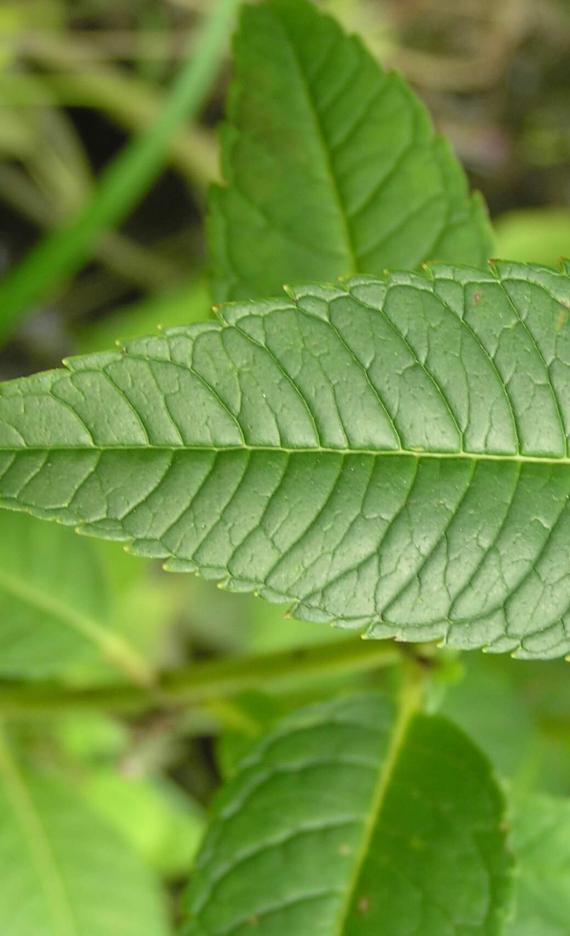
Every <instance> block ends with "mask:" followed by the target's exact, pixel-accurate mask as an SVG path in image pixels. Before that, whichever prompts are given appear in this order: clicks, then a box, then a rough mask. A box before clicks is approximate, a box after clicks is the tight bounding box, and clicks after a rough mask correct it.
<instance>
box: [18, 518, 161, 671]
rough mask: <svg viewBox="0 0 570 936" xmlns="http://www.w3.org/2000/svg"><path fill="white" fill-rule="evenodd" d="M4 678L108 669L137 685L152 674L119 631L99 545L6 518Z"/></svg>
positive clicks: (31, 522)
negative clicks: (84, 668)
mask: <svg viewBox="0 0 570 936" xmlns="http://www.w3.org/2000/svg"><path fill="white" fill-rule="evenodd" d="M0 615H1V618H2V627H1V628H0V675H2V676H10V677H15V676H26V677H28V678H30V677H33V678H45V677H47V676H55V675H61V674H62V673H66V672H73V671H76V670H77V668H78V667H79V666H85V665H89V664H94V663H101V662H102V661H105V662H106V663H107V665H108V664H111V665H112V666H113V668H115V669H117V668H118V669H119V670H120V671H121V672H123V673H126V674H127V675H128V676H130V677H132V678H135V679H136V680H141V679H142V680H143V681H144V680H145V679H146V677H147V667H146V663H145V661H144V659H142V658H140V657H139V655H138V653H137V651H136V650H135V648H134V647H131V646H130V645H129V644H128V642H127V641H126V640H124V638H123V637H122V636H121V635H120V634H119V633H117V632H116V631H115V630H114V628H113V619H112V615H111V609H110V596H109V594H108V588H107V582H106V579H105V576H104V574H103V570H102V567H101V563H100V562H99V561H98V557H97V554H96V552H95V550H94V548H93V544H91V543H89V542H88V541H86V540H84V539H82V540H78V538H77V537H76V536H74V535H73V533H72V532H71V531H70V530H65V529H63V528H61V527H56V526H47V525H46V524H45V523H38V521H37V520H33V519H31V518H30V517H25V516H18V515H17V514H12V513H7V512H5V511H4V512H2V513H0Z"/></svg>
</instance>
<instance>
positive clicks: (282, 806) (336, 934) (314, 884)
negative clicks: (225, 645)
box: [183, 694, 510, 936]
mask: <svg viewBox="0 0 570 936" xmlns="http://www.w3.org/2000/svg"><path fill="white" fill-rule="evenodd" d="M509 878H510V857H509V852H508V848H507V846H506V843H505V831H504V804H503V799H502V796H501V793H500V791H499V789H498V786H497V784H496V781H495V779H494V777H493V775H492V772H491V769H490V766H489V764H488V762H487V761H486V760H485V758H484V757H483V755H482V754H480V753H479V751H478V750H477V748H475V747H474V746H473V744H472V743H471V742H470V741H469V740H468V739H467V737H466V736H465V735H463V734H462V732H461V731H459V729H457V728H455V727H454V726H453V725H452V724H450V723H449V722H447V721H446V720H444V719H442V718H439V717H427V716H424V715H420V714H416V715H413V714H412V713H411V711H410V710H408V709H407V707H406V706H403V707H402V710H401V711H400V713H399V714H398V715H396V714H395V712H394V708H393V705H392V703H391V702H389V701H388V700H386V699H384V698H383V697H382V696H380V695H376V694H370V695H365V696H352V697H350V698H346V699H335V700H333V701H330V702H327V703H323V704H321V705H318V706H314V707H311V708H308V709H304V710H301V711H300V712H298V713H296V714H295V715H294V716H292V717H291V718H289V719H287V720H285V721H284V722H282V723H281V724H280V725H279V726H278V727H277V729H275V730H274V731H273V732H272V733H271V734H269V735H268V736H266V737H265V738H264V739H263V740H262V741H261V742H260V743H259V744H258V745H257V746H256V747H255V749H254V750H253V751H252V753H251V754H250V755H249V756H248V757H246V758H245V760H244V761H243V762H242V764H241V767H240V770H239V772H238V774H237V775H236V776H235V777H234V778H233V779H232V780H231V781H230V782H229V783H228V784H227V786H226V787H225V788H224V789H223V790H222V792H221V795H220V796H218V799H217V803H216V807H215V810H214V818H213V821H212V824H211V827H210V830H209V833H208V835H207V837H206V840H205V842H204V845H203V848H202V850H201V852H200V854H199V856H198V862H197V867H196V871H195V876H194V878H193V880H192V883H191V886H190V892H189V894H188V897H187V900H186V915H187V925H186V928H185V929H184V931H183V932H184V936H221V934H224V936H238V934H239V936H241V934H244V936H245V934H246V933H249V932H250V931H251V932H255V933H256V936H257V934H258V936H282V934H283V936H291V934H295V936H316V934H319V936H408V934H411V933H418V934H419V933H421V936H475V934H485V936H491V934H499V933H501V932H502V929H503V922H504V918H505V915H506V913H507V911H508V904H509V899H508V898H509V893H510V880H509Z"/></svg>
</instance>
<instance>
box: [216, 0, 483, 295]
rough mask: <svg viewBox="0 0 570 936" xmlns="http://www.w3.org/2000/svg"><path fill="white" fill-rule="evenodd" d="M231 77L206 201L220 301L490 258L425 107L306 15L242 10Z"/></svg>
mask: <svg viewBox="0 0 570 936" xmlns="http://www.w3.org/2000/svg"><path fill="white" fill-rule="evenodd" d="M235 72H236V74H235V79H234V82H233V84H232V86H231V89H230V96H229V105H228V122H227V125H226V126H225V128H224V132H223V136H222V158H223V174H224V179H225V182H226V185H225V187H223V188H216V189H214V190H213V193H212V197H211V202H210V218H209V241H210V252H211V256H212V261H213V290H214V295H215V298H216V300H219V301H224V300H226V299H251V298H254V297H262V296H266V295H272V294H275V293H276V292H278V291H279V290H280V289H281V287H282V285H283V284H284V283H306V282H311V281H317V282H318V281H326V280H331V281H334V280H335V279H336V278H337V277H338V276H343V275H348V274H354V273H373V274H376V275H380V274H382V272H383V271H384V270H385V269H387V268H392V267H396V268H402V269H413V268H415V267H418V266H419V265H420V264H421V263H422V262H423V261H426V260H442V261H446V262H449V263H472V264H475V265H478V264H481V263H483V262H484V261H485V260H486V259H487V258H488V257H489V256H490V252H492V239H491V234H490V228H489V224H488V221H487V218H486V214H485V209H484V206H483V204H482V201H481V200H480V198H479V197H478V196H476V197H475V198H472V197H470V196H469V194H468V191H467V184H466V180H465V176H464V174H463V171H462V169H461V167H460V166H459V164H458V162H457V161H456V159H455V157H454V156H453V154H452V153H451V151H450V148H449V146H448V144H447V143H446V142H445V141H444V140H443V139H441V138H440V137H438V136H436V135H435V133H434V131H433V127H432V125H431V122H430V120H429V117H428V115H427V113H426V111H425V108H424V107H423V105H422V104H421V103H420V102H419V101H418V100H417V98H416V97H415V95H414V94H413V93H412V92H411V91H410V89H409V88H408V87H407V85H406V84H405V82H404V81H403V80H402V79H401V78H400V77H399V76H398V75H396V74H392V73H390V74H388V73H386V72H384V71H382V70H381V69H380V68H379V66H378V64H377V63H376V62H375V61H374V59H373V58H372V56H371V55H370V54H369V53H368V52H367V51H366V50H365V48H364V46H363V45H362V43H361V42H360V41H359V40H358V39H356V38H353V37H351V38H349V37H348V36H346V35H344V34H343V32H342V30H341V29H340V28H339V26H338V25H337V24H336V23H335V22H334V20H332V19H330V18H329V17H326V16H322V15H321V14H319V12H318V11H317V10H316V9H315V6H314V5H313V4H312V3H307V2H306V0H270V2H267V3H264V4H262V5H261V6H257V7H250V6H246V7H244V10H243V15H242V22H241V28H240V30H239V32H238V35H237V39H236V43H235Z"/></svg>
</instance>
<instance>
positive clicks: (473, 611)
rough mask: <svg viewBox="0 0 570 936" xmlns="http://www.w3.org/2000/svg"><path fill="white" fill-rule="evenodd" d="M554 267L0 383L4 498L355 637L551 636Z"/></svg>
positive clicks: (283, 309) (560, 636) (561, 564)
mask: <svg viewBox="0 0 570 936" xmlns="http://www.w3.org/2000/svg"><path fill="white" fill-rule="evenodd" d="M569 308H570V277H569V276H568V273H562V272H558V273H557V272H555V271H553V270H548V269H546V268H542V267H533V266H529V267H525V266H519V265H511V264H501V265H498V266H495V267H493V268H492V269H490V270H488V271H479V272H478V271H475V270H469V269H462V268H452V267H446V266H439V267H436V268H434V269H433V271H432V273H431V275H428V276H419V275H414V274H394V275H392V276H390V277H389V278H388V279H387V280H386V281H379V280H372V279H368V278H360V279H354V280H352V281H351V282H349V283H347V284H346V285H345V286H344V287H338V288H336V287H332V286H331V287H318V286H316V287H307V288H300V289H298V290H296V291H295V292H294V293H293V292H292V293H291V295H290V297H289V298H284V299H283V300H273V301H267V302H265V303H249V304H243V305H235V306H230V307H228V308H226V309H224V310H223V311H222V313H221V314H222V321H221V323H215V322H211V323H204V325H200V326H193V327H190V328H188V329H175V330H173V331H170V332H167V333H165V334H163V335H161V336H157V337H154V338H148V339H141V340H139V341H134V342H132V343H130V344H129V345H128V346H127V347H126V348H125V349H124V351H123V352H119V351H117V352H110V353H108V354H96V355H89V356H86V357H81V358H76V359H73V360H71V361H69V362H68V364H67V369H66V370H56V371H51V372H49V373H45V374H40V375H37V376H32V377H27V378H23V379H21V380H16V381H13V382H11V383H8V384H6V385H4V386H3V387H1V388H0V499H1V501H0V502H1V503H2V504H3V505H5V506H9V507H14V508H16V509H23V510H28V511H30V512H32V513H34V514H36V515H38V516H40V517H47V518H55V519H58V520H61V521H63V522H64V523H70V524H79V525H81V527H82V529H83V530H84V531H85V532H88V533H92V534H94V535H100V536H103V537H108V538H116V539H122V540H126V541H130V542H131V544H132V547H131V548H132V549H134V550H135V551H136V552H138V553H139V554H142V555H153V556H157V557H161V558H162V559H164V560H166V564H167V567H168V568H170V569H172V570H175V571H176V570H177V571H193V570H199V571H201V572H202V573H203V574H204V575H205V576H209V577H211V578H218V579H223V580H225V581H226V583H227V584H228V586H229V587H231V588H233V589H236V590H246V591H247V590H250V591H251V590H255V591H258V592H260V593H261V594H262V595H263V596H265V597H267V598H269V599H271V600H274V601H291V602H294V604H295V614H296V615H297V616H299V617H301V618H306V619H309V620H322V621H333V620H336V621H338V622H340V623H341V624H343V625H344V626H350V627H355V628H368V633H369V635H370V636H374V637H389V636H393V635H395V636H397V637H398V638H401V639H406V640H432V639H434V638H441V639H442V640H444V641H446V642H448V643H449V644H451V645H453V646H460V647H480V646H488V647H490V648H491V649H492V650H495V651H503V650H516V651H517V652H518V653H519V654H520V655H524V656H527V657H531V656H556V655H561V654H563V653H566V652H568V650H569V649H570V617H569V609H570V575H569V573H568V567H569V559H570V545H569V544H570V456H569V454H568V432H569V431H570V327H569V326H568V323H567V316H568V309H569Z"/></svg>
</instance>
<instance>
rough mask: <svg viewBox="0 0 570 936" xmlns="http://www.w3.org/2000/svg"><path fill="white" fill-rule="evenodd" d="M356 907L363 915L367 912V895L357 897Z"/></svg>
mask: <svg viewBox="0 0 570 936" xmlns="http://www.w3.org/2000/svg"><path fill="white" fill-rule="evenodd" d="M356 909H357V910H358V912H359V913H361V914H362V915H363V916H364V914H366V913H368V911H369V910H370V898H369V897H359V899H358V903H357V904H356Z"/></svg>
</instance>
